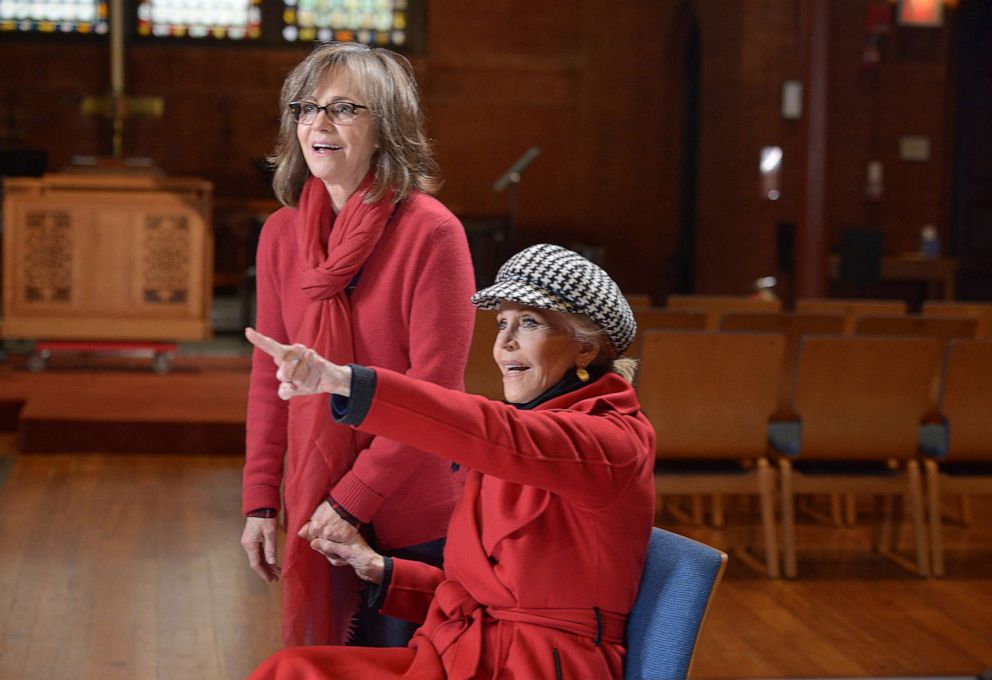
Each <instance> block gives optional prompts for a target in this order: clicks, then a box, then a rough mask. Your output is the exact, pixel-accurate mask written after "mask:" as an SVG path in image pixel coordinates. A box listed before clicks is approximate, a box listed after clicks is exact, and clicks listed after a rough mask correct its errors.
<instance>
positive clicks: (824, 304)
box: [796, 298, 906, 335]
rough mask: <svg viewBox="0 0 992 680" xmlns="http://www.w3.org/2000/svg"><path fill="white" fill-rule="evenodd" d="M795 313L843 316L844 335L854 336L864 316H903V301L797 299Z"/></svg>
mask: <svg viewBox="0 0 992 680" xmlns="http://www.w3.org/2000/svg"><path fill="white" fill-rule="evenodd" d="M796 311H797V312H800V313H803V314H843V315H844V318H845V319H846V323H845V325H844V333H845V334H847V335H853V334H854V324H855V321H856V319H857V318H858V317H859V316H864V315H865V314H890V315H896V314H905V313H906V302H905V300H862V299H852V298H799V299H798V300H796Z"/></svg>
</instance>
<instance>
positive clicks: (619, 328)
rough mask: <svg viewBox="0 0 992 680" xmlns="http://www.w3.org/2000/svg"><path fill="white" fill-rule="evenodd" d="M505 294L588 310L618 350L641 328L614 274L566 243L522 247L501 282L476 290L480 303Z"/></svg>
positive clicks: (533, 303)
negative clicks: (613, 277) (569, 247)
mask: <svg viewBox="0 0 992 680" xmlns="http://www.w3.org/2000/svg"><path fill="white" fill-rule="evenodd" d="M503 300H509V301H510V302H516V303H518V304H521V305H527V306H528V307H536V308H538V309H553V310H555V311H558V312H570V313H572V314H584V315H586V316H588V317H589V318H590V319H592V320H593V322H594V323H596V324H597V325H598V326H599V327H600V328H602V329H603V330H604V331H605V332H606V335H607V336H608V337H609V338H610V340H611V341H612V342H613V346H614V347H615V348H616V350H617V354H618V355H619V354H623V352H624V351H625V350H626V349H627V348H628V347H630V343H631V342H633V340H634V333H635V332H636V331H637V324H636V323H635V322H634V312H633V311H632V310H631V309H630V304H628V302H627V298H625V297H624V296H623V293H621V292H620V287H619V286H617V284H616V282H615V281H614V280H613V279H611V278H610V275H609V274H607V273H606V272H605V271H603V270H602V269H601V268H600V267H598V266H597V265H595V264H593V263H592V262H590V261H589V260H587V259H586V258H584V257H582V256H581V255H579V254H578V253H576V252H573V251H571V250H568V249H567V248H562V247H561V246H556V245H551V244H548V243H541V244H538V245H536V246H531V247H530V248H525V249H524V250H521V251H520V252H519V253H517V254H516V255H514V256H513V257H511V258H510V259H509V260H507V261H506V263H505V264H504V265H503V266H502V267H500V268H499V272H498V273H497V274H496V283H494V284H493V285H491V286H489V287H488V288H483V289H482V290H480V291H479V292H477V293H476V294H475V295H473V296H472V304H473V305H475V306H476V307H478V308H479V309H498V308H499V305H500V302H501V301H503Z"/></svg>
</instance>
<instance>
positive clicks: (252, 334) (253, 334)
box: [245, 327, 289, 361]
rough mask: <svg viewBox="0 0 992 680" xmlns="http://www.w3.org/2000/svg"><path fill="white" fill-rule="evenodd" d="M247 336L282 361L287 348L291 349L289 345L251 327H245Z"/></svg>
mask: <svg viewBox="0 0 992 680" xmlns="http://www.w3.org/2000/svg"><path fill="white" fill-rule="evenodd" d="M245 338H247V339H248V342H250V343H251V344H253V345H255V347H258V348H259V349H260V350H262V351H263V352H265V353H266V354H268V355H269V356H270V357H272V358H273V359H275V360H276V361H282V359H283V357H284V356H286V350H288V349H289V345H284V344H282V343H281V342H277V341H276V340H273V339H272V338H270V337H269V336H267V335H262V334H261V333H259V332H258V331H256V330H255V329H254V328H251V327H248V328H246V329H245Z"/></svg>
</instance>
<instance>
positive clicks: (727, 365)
mask: <svg viewBox="0 0 992 680" xmlns="http://www.w3.org/2000/svg"><path fill="white" fill-rule="evenodd" d="M784 344H785V341H784V339H783V338H782V336H781V335H767V334H757V333H706V332H691V331H685V332H680V331H647V332H646V333H645V334H644V340H643V343H642V346H641V366H640V382H639V384H638V395H639V399H640V402H641V406H642V407H643V408H644V412H645V414H646V415H647V416H648V418H649V419H650V420H651V423H652V424H653V425H654V428H655V431H656V432H657V433H658V438H657V448H656V456H657V464H656V468H655V488H656V491H657V493H658V494H659V499H658V504H657V507H659V508H661V507H662V503H661V501H662V500H663V498H664V495H665V494H673V495H682V494H710V493H711V494H724V493H732V494H747V495H756V496H758V498H759V499H760V505H761V522H762V529H763V534H764V545H765V554H764V558H765V559H764V569H765V571H767V573H768V575H769V576H770V577H772V578H775V577H777V576H778V575H779V562H778V538H777V533H776V527H775V507H774V499H773V494H774V487H775V483H774V472H773V471H772V468H771V466H770V465H769V464H768V460H767V458H766V457H765V452H766V448H767V444H766V441H767V427H768V417H769V416H770V415H771V413H772V411H774V410H775V398H776V391H777V389H778V379H779V378H778V376H779V372H780V370H781V367H780V364H781V361H782V353H783V350H784ZM741 556H742V557H744V558H746V560H747V561H749V562H751V563H753V562H754V560H753V559H751V558H750V556H749V555H748V554H747V553H746V552H744V551H743V550H742V551H741Z"/></svg>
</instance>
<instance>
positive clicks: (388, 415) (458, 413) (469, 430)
mask: <svg viewBox="0 0 992 680" xmlns="http://www.w3.org/2000/svg"><path fill="white" fill-rule="evenodd" d="M601 380H610V381H621V380H622V379H621V378H619V377H618V376H613V375H611V374H608V375H607V376H604V377H603V378H601ZM593 401H595V400H593ZM358 427H359V429H361V430H364V431H366V432H371V433H374V434H376V435H379V436H385V437H389V438H391V439H396V440H399V441H404V442H406V443H408V444H410V445H411V446H415V447H417V448H419V449H422V450H424V451H429V452H431V453H434V454H437V455H440V456H443V457H445V458H450V459H451V460H454V461H456V462H458V463H460V464H463V465H465V466H467V467H470V468H473V469H475V470H478V471H480V472H483V473H485V474H488V475H492V476H494V477H498V478H499V479H503V480H506V481H508V482H513V483H517V484H527V485H530V486H535V487H538V488H541V489H546V490H548V491H551V492H553V493H557V494H559V495H562V496H564V497H567V498H569V499H570V500H572V501H573V502H576V503H579V504H583V505H589V506H605V505H608V504H609V503H610V502H612V501H613V500H614V499H616V497H617V496H618V495H619V494H620V493H621V492H622V491H623V490H624V489H625V488H626V487H627V485H628V484H629V483H630V482H631V480H633V479H634V478H635V476H636V475H637V474H638V473H639V470H640V469H641V467H642V465H643V464H644V461H645V458H646V457H648V456H653V455H654V430H653V429H652V428H651V425H650V424H649V423H648V422H647V419H646V418H644V417H643V415H640V413H639V410H638V409H637V408H636V407H635V408H633V409H632V410H629V412H628V413H627V414H624V413H622V412H621V411H619V410H617V409H616V408H604V409H601V410H600V411H599V412H597V411H596V410H595V409H593V411H592V412H584V411H583V410H581V409H560V410H554V409H548V410H540V409H538V410H533V411H522V410H519V409H516V408H514V407H513V406H510V405H508V404H505V403H502V402H496V401H491V400H489V399H486V398H485V397H481V396H478V395H472V394H465V393H462V392H456V391H454V390H449V389H445V388H442V387H439V386H437V385H432V384H429V383H425V382H422V381H416V380H410V379H409V378H408V377H407V376H403V375H400V374H398V373H395V372H393V371H388V370H383V369H376V389H375V395H374V397H373V400H372V405H371V407H370V409H369V412H368V415H367V416H366V418H365V420H364V421H363V422H362V423H361V425H359V426H358Z"/></svg>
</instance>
